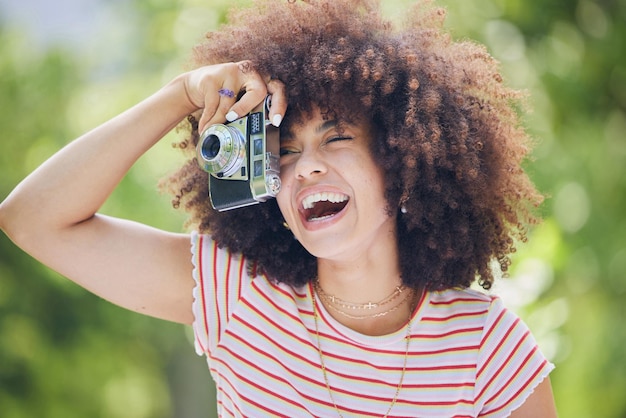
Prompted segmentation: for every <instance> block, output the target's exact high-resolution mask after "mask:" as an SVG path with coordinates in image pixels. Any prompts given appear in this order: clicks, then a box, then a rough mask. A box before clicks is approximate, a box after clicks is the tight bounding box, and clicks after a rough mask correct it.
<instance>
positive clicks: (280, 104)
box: [267, 79, 287, 128]
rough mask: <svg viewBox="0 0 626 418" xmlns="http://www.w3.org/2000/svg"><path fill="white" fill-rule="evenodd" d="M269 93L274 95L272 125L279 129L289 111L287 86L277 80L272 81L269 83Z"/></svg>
mask: <svg viewBox="0 0 626 418" xmlns="http://www.w3.org/2000/svg"><path fill="white" fill-rule="evenodd" d="M267 91H268V93H269V94H271V95H272V104H271V106H270V112H269V119H270V121H271V122H272V125H274V126H275V127H277V128H278V127H279V126H280V123H281V122H282V120H283V117H284V115H285V112H286V111H287V95H286V93H285V84H284V83H283V82H282V81H280V80H277V79H272V80H270V81H269V82H268V83H267Z"/></svg>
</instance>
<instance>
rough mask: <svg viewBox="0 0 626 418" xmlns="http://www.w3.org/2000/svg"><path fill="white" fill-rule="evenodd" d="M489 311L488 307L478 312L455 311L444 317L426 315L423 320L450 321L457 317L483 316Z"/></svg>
mask: <svg viewBox="0 0 626 418" xmlns="http://www.w3.org/2000/svg"><path fill="white" fill-rule="evenodd" d="M487 312H489V310H488V309H485V310H482V311H478V312H459V313H455V314H453V315H449V316H442V317H436V316H425V317H423V318H422V321H431V322H446V321H449V320H451V319H456V318H465V317H474V316H482V315H484V314H486V313H487Z"/></svg>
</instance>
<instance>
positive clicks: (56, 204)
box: [0, 63, 285, 323]
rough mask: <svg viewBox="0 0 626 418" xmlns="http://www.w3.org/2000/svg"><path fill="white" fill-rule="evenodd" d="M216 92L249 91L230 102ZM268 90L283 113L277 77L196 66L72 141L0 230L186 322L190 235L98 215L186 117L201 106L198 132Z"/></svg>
mask: <svg viewBox="0 0 626 418" xmlns="http://www.w3.org/2000/svg"><path fill="white" fill-rule="evenodd" d="M221 88H228V89H231V90H233V91H239V90H241V89H245V90H246V94H245V95H244V96H243V97H242V98H241V99H240V100H239V101H238V102H236V103H235V99H234V98H233V99H231V98H228V97H224V96H220V95H218V93H217V91H218V90H219V89H221ZM268 91H269V92H270V93H274V94H275V99H274V100H273V101H272V109H271V110H270V115H271V117H273V116H275V115H278V114H280V115H282V114H284V110H285V104H284V103H285V102H284V98H283V96H282V94H281V91H282V89H281V85H280V83H278V82H274V81H272V82H269V83H266V80H264V79H263V78H262V77H261V76H260V75H259V74H257V73H255V72H253V71H250V70H248V66H247V65H245V63H238V64H236V63H230V64H222V65H217V66H211V67H203V68H200V69H197V70H194V71H192V72H188V73H185V74H182V75H181V76H179V77H177V78H176V79H174V80H173V81H172V82H170V83H168V84H167V85H166V86H164V87H163V88H161V89H160V90H159V91H157V92H156V93H155V94H153V95H152V96H150V97H148V98H147V99H145V100H144V101H142V102H140V103H139V104H137V105H136V106H134V107H132V108H131V109H129V110H127V111H125V112H124V113H122V114H120V115H118V116H117V117H115V118H113V119H111V120H109V121H108V122H106V123H104V124H103V125H101V126H99V127H97V128H95V129H94V130H92V131H90V132H88V133H86V134H85V135H83V136H81V137H80V138H78V139H76V140H75V141H73V142H71V143H70V144H69V145H67V146H66V147H65V148H63V149H62V150H61V151H59V152H58V153H56V154H55V155H54V156H52V157H51V158H50V159H49V160H48V161H46V162H45V163H44V164H42V165H41V166H40V167H39V168H38V169H37V170H35V171H34V172H33V173H32V174H30V175H29V176H28V177H27V178H26V179H24V180H23V181H22V182H21V183H20V184H19V185H18V186H17V187H16V188H15V190H13V192H12V193H11V194H10V195H9V196H8V197H7V198H6V200H5V201H3V202H2V203H0V228H1V229H3V230H4V231H5V232H6V234H7V235H8V236H9V237H10V238H11V239H12V240H13V241H14V242H15V243H16V244H17V245H18V246H20V247H21V248H22V249H24V251H26V252H28V253H29V254H31V255H32V256H33V257H35V258H37V259H38V260H40V261H41V262H42V263H44V264H46V265H48V266H49V267H51V268H53V269H54V270H56V271H58V272H59V273H61V274H63V275H65V276H66V277H68V278H69V279H71V280H73V281H75V282H76V283H78V284H80V285H81V286H83V287H85V288H86V289H88V290H90V291H92V292H93V293H95V294H97V295H99V296H101V297H103V298H105V299H108V300H110V301H111V302H113V303H116V304H118V305H120V306H123V307H125V308H128V309H131V310H134V311H137V312H141V313H145V314H147V315H151V316H156V317H159V318H163V319H168V320H172V321H176V322H184V323H189V322H191V320H192V315H191V298H192V296H191V288H192V286H193V281H192V278H191V268H192V267H191V263H190V255H189V239H188V237H187V236H184V235H182V234H172V233H168V232H164V231H159V230H156V229H154V228H150V227H148V226H145V225H141V224H137V223H134V222H129V221H125V220H120V219H114V218H111V217H107V216H103V215H99V214H97V211H98V210H99V208H100V207H101V206H102V204H103V203H104V202H105V200H106V199H107V197H108V196H109V195H110V194H111V192H112V191H113V189H114V188H115V187H116V186H117V184H118V183H119V182H120V180H121V179H122V178H123V177H124V175H125V174H126V172H127V171H128V170H129V169H130V167H131V166H132V165H133V164H134V162H135V161H136V160H137V159H138V158H139V157H140V156H141V155H142V154H143V153H144V152H146V151H147V150H148V149H149V148H150V147H151V146H152V145H154V144H155V143H156V142H158V141H159V140H160V139H161V138H162V137H163V136H164V135H165V134H166V133H167V132H169V131H170V130H171V129H172V128H173V127H175V126H176V125H177V124H178V123H179V122H180V121H181V120H182V119H183V118H184V117H185V116H186V115H188V114H190V113H192V112H195V111H196V110H198V109H201V108H203V109H204V110H203V113H202V117H201V119H200V129H202V128H203V127H204V126H207V125H209V124H212V123H223V122H224V120H225V117H226V114H227V113H228V112H235V113H237V114H238V115H244V114H246V113H248V112H249V111H250V110H251V109H252V108H254V107H255V106H256V105H257V104H258V103H260V102H261V101H262V100H263V99H264V98H265V96H266V94H267V93H268Z"/></svg>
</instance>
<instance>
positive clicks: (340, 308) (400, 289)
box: [313, 279, 412, 319]
mask: <svg viewBox="0 0 626 418" xmlns="http://www.w3.org/2000/svg"><path fill="white" fill-rule="evenodd" d="M313 287H314V288H315V291H316V292H317V294H318V295H319V297H320V299H321V300H323V301H324V302H326V306H328V307H329V308H331V309H332V310H333V311H335V312H337V313H339V314H340V315H343V316H345V317H346V318H350V319H368V318H378V317H381V316H385V315H388V314H390V313H391V312H393V311H396V310H398V309H399V308H400V307H401V306H402V305H403V304H404V303H406V302H407V301H409V300H410V299H411V298H410V296H411V295H412V291H408V292H405V290H406V286H404V285H401V286H396V288H395V289H394V291H393V293H391V294H390V295H389V296H387V297H386V298H384V299H382V300H380V301H378V302H367V303H354V302H348V301H345V300H343V299H340V298H338V297H336V296H333V295H329V294H328V293H326V292H324V290H323V289H322V286H320V282H319V280H318V279H315V280H313ZM403 295H404V298H402V299H401V300H400V302H398V303H397V304H395V305H393V306H391V307H390V308H389V309H387V310H386V311H380V312H369V311H373V310H375V309H378V308H381V307H384V306H386V305H389V304H390V303H391V302H393V301H395V300H396V299H398V298H399V297H401V296H403ZM363 312H364V313H363Z"/></svg>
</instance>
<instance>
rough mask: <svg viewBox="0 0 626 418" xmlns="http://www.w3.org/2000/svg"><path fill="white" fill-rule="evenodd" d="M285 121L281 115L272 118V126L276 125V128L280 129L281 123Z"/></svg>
mask: <svg viewBox="0 0 626 418" xmlns="http://www.w3.org/2000/svg"><path fill="white" fill-rule="evenodd" d="M282 121H283V117H282V116H281V115H279V114H276V115H274V117H273V118H272V125H274V126H275V127H277V128H278V127H279V126H280V123H281V122H282Z"/></svg>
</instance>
